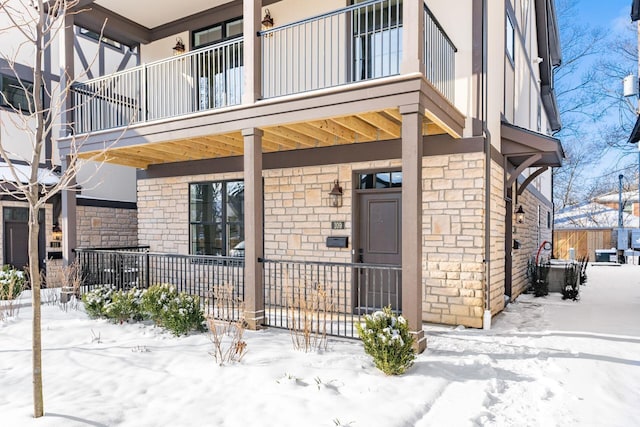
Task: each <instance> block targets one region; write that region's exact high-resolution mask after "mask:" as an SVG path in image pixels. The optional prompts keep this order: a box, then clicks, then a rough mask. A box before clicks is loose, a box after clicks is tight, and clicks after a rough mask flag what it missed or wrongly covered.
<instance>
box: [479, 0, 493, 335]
mask: <svg viewBox="0 0 640 427" xmlns="http://www.w3.org/2000/svg"><path fill="white" fill-rule="evenodd" d="M487 1H488V0H482V89H481V91H480V93H481V95H480V96H481V105H482V106H481V109H482V112H481V115H482V131H483V136H484V155H485V190H484V314H483V316H482V329H491V292H490V290H491V132H490V131H489V127H488V126H487V110H488V107H487V105H488V101H487V98H488V96H487V94H488V93H489V91H488V90H487V88H488V79H487V47H488V41H487V39H488V37H487V30H488V25H487V19H488V14H487Z"/></svg>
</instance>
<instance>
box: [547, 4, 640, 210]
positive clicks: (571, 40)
mask: <svg viewBox="0 0 640 427" xmlns="http://www.w3.org/2000/svg"><path fill="white" fill-rule="evenodd" d="M556 4H557V11H558V21H559V27H560V37H561V41H562V48H563V65H562V67H560V68H559V69H558V70H557V71H556V91H557V94H558V104H559V108H560V110H561V115H562V121H563V129H562V131H561V132H559V133H558V135H557V136H558V137H560V138H561V140H562V143H563V146H564V148H565V152H566V156H567V159H566V161H565V163H564V165H563V167H562V168H558V169H555V170H554V204H555V206H556V209H562V208H564V207H566V206H568V205H572V204H575V203H578V202H584V201H586V200H589V199H590V198H592V197H593V196H594V195H596V194H598V192H600V191H606V188H607V187H608V186H617V176H618V175H619V174H620V173H623V174H624V175H625V177H627V176H629V177H632V176H636V177H637V163H636V164H635V165H634V163H635V156H631V154H635V151H636V150H637V147H636V146H635V145H632V144H628V143H627V140H628V138H629V135H630V134H631V129H632V128H633V125H634V123H635V120H636V105H634V104H635V101H636V100H635V99H634V100H633V102H630V101H629V100H626V99H625V98H624V97H623V96H622V80H623V78H624V77H625V76H626V75H629V74H630V73H634V72H636V70H637V32H636V28H635V26H634V25H633V24H632V23H631V22H629V24H628V25H626V26H625V27H624V28H607V29H606V31H604V30H603V29H598V28H594V27H592V26H590V25H589V24H588V23H585V22H584V21H581V20H580V19H579V14H578V13H577V11H578V10H577V6H578V4H577V1H576V0H557V1H556ZM604 158H606V159H607V160H613V161H614V162H613V163H612V164H611V165H608V166H605V165H603V159H604ZM594 170H597V171H598V173H597V175H596V176H593V171H594Z"/></svg>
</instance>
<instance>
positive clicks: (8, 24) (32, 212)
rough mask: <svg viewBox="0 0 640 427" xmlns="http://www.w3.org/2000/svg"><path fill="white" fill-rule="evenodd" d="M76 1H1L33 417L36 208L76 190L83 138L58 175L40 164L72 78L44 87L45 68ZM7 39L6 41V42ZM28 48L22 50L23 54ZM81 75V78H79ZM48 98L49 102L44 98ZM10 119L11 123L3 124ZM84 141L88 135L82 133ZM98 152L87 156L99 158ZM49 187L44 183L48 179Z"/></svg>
mask: <svg viewBox="0 0 640 427" xmlns="http://www.w3.org/2000/svg"><path fill="white" fill-rule="evenodd" d="M77 3H78V1H77V0H49V1H45V0H0V15H3V16H2V20H1V21H0V35H3V36H6V37H11V40H12V41H13V43H12V44H11V46H12V49H4V48H3V53H2V57H3V59H4V60H5V61H6V63H7V64H8V67H9V68H10V69H11V71H12V72H13V74H14V75H15V77H16V79H17V83H15V84H14V85H13V87H12V88H11V91H10V93H9V95H7V93H4V92H3V93H2V102H3V104H4V105H5V106H7V107H8V108H10V109H11V110H13V112H14V113H15V114H9V115H5V116H3V117H8V118H7V119H5V123H0V124H2V125H3V127H5V128H6V127H7V125H9V126H10V127H12V128H13V129H14V130H15V131H17V132H18V133H21V134H22V135H26V136H28V138H29V141H30V152H29V154H24V151H22V154H21V152H20V151H18V150H16V149H15V148H14V147H15V144H13V145H12V144H10V142H9V141H4V140H2V139H0V156H1V157H2V160H3V161H4V169H5V174H8V177H5V178H4V179H2V180H0V194H4V195H9V196H11V197H12V198H13V199H14V200H19V201H23V202H25V203H26V204H27V206H28V209H29V216H28V225H29V234H28V236H29V242H28V254H29V256H28V259H29V262H28V277H29V281H30V284H31V289H32V293H33V325H32V327H33V346H32V353H33V403H34V416H35V417H36V418H37V417H41V416H42V415H43V414H44V404H43V393H42V345H41V313H40V303H41V300H40V289H41V277H40V271H39V260H38V232H39V224H38V212H39V210H40V209H41V208H43V207H44V206H45V203H46V202H47V201H49V200H50V199H51V198H52V197H53V196H54V195H56V194H58V193H60V192H62V191H65V190H70V191H73V190H76V189H77V188H78V187H77V184H76V183H75V177H76V175H77V173H78V170H79V167H80V163H79V158H78V153H79V150H80V148H81V146H82V142H83V141H84V139H80V138H74V137H73V136H72V137H71V142H70V153H69V155H68V157H67V164H66V168H65V169H64V170H62V171H60V172H59V173H56V174H55V175H54V173H53V172H52V171H51V170H49V171H43V170H42V169H41V168H40V167H39V166H40V164H41V163H42V161H43V160H47V161H51V160H52V159H44V157H45V151H46V150H45V146H46V145H45V144H46V141H47V139H48V138H51V136H52V135H53V133H54V131H56V132H57V131H59V127H60V126H62V127H64V128H68V127H72V124H70V123H66V122H65V118H66V117H67V113H68V111H69V110H68V107H66V105H67V102H66V98H67V97H69V96H70V91H71V89H72V85H73V84H74V77H78V76H69V75H66V76H61V77H64V78H61V79H60V83H54V84H52V85H47V84H46V81H45V75H44V74H45V73H44V72H43V59H44V54H45V51H47V50H48V49H50V48H51V46H52V43H53V41H54V40H56V38H57V37H58V35H59V34H60V33H61V32H62V31H64V30H65V28H64V22H65V16H67V15H68V14H71V13H77V12H74V11H73V8H74V7H75V6H77ZM6 45H8V43H6V44H5V46H6ZM25 52H26V53H25ZM24 58H29V60H31V61H32V63H31V64H29V65H30V66H31V67H32V68H33V76H32V77H33V78H32V82H33V83H31V82H27V81H26V79H24V78H23V77H21V74H20V73H19V72H18V70H17V69H18V64H19V62H18V61H19V60H24ZM80 77H81V76H80ZM45 100H47V101H48V102H45ZM7 122H9V123H7ZM85 139H86V136H85ZM101 154H102V153H99V154H96V156H94V157H92V158H90V159H87V160H94V159H97V158H98V156H100V155H101ZM54 176H55V179H53V180H49V185H43V181H46V180H47V179H46V178H47V177H49V178H51V177H54Z"/></svg>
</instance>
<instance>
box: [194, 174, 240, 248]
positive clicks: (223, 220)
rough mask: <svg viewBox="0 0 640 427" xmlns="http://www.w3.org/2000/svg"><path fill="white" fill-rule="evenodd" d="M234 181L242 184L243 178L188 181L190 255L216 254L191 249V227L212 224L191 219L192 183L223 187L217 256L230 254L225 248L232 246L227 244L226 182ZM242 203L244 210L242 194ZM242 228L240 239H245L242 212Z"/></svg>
mask: <svg viewBox="0 0 640 427" xmlns="http://www.w3.org/2000/svg"><path fill="white" fill-rule="evenodd" d="M234 182H241V183H243V184H244V179H243V178H240V179H221V180H208V181H194V182H190V183H188V184H187V185H188V197H189V199H188V203H187V204H188V207H189V223H188V230H187V233H188V241H189V254H190V255H207V256H216V255H214V254H196V253H194V251H193V241H192V239H191V227H192V226H194V225H211V224H214V223H215V222H214V223H212V222H209V221H206V222H204V221H201V222H195V221H193V218H192V215H191V213H192V212H191V211H192V209H191V207H192V205H191V188H192V186H194V185H211V184H221V185H222V188H223V195H224V196H223V197H224V199H223V200H222V212H221V222H220V227H221V230H220V232H221V239H222V246H223V247H222V254H220V255H217V256H230V255H229V253H226V252H227V249H228V250H229V251H230V250H231V249H232V247H231V246H230V245H228V240H229V236H228V235H227V226H226V225H227V201H226V198H227V184H229V183H234ZM242 203H243V211H244V206H245V203H244V195H243V199H242ZM242 230H243V235H242V239H243V240H244V239H245V236H244V213H243V216H242ZM227 246H229V248H227Z"/></svg>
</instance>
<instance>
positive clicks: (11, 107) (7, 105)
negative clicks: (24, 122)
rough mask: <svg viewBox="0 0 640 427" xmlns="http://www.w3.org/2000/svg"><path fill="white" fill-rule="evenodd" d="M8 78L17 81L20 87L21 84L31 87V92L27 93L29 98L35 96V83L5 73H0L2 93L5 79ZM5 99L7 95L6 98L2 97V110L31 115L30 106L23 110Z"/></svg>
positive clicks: (0, 89) (0, 106)
mask: <svg viewBox="0 0 640 427" xmlns="http://www.w3.org/2000/svg"><path fill="white" fill-rule="evenodd" d="M6 78H8V79H12V80H15V81H16V82H17V84H18V85H20V84H22V86H26V85H31V92H27V96H31V95H33V87H34V84H33V82H32V81H31V80H27V79H22V78H19V77H18V76H15V75H13V76H12V75H9V74H5V73H0V92H2V88H3V85H4V79H6ZM20 89H21V88H20ZM42 95H43V94H42V91H41V94H40V96H41V97H42ZM5 97H6V94H5V95H4V96H3V95H0V108H3V109H7V110H9V111H14V112H15V111H19V112H22V113H28V114H30V113H31V111H29V106H28V105H25V106H24V108H22V107H20V108H19V107H18V106H17V105H13V104H11V103H10V102H9V103H6V102H5ZM34 101H35V100H34ZM34 107H35V106H34Z"/></svg>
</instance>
